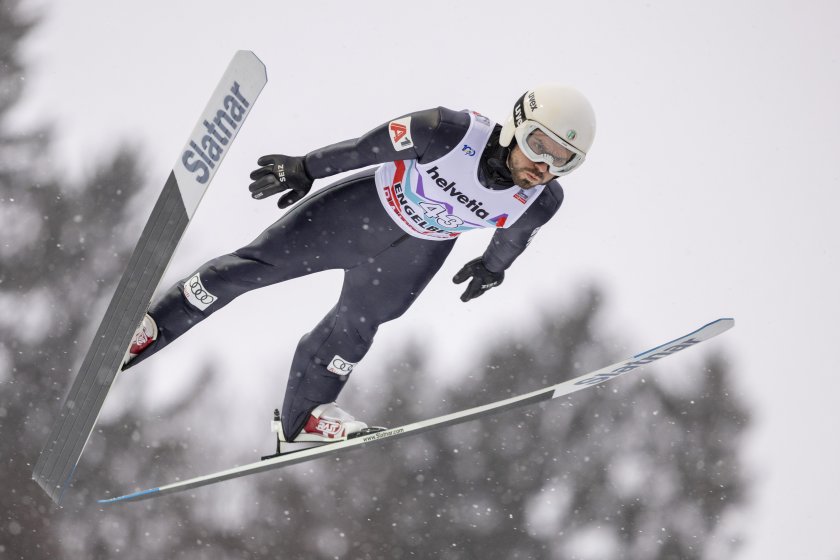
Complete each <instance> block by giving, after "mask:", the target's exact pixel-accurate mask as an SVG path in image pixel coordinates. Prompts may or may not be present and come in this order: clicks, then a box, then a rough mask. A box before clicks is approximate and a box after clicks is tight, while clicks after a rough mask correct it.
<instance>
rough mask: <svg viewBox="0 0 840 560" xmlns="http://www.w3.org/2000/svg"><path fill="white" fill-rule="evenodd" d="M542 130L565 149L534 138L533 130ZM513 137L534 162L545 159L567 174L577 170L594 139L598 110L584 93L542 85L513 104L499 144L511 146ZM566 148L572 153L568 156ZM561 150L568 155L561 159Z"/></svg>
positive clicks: (552, 169)
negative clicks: (553, 146) (552, 147)
mask: <svg viewBox="0 0 840 560" xmlns="http://www.w3.org/2000/svg"><path fill="white" fill-rule="evenodd" d="M537 130H540V131H542V132H544V133H545V135H547V136H548V137H549V138H550V139H551V140H553V141H554V142H556V143H557V144H559V145H560V146H562V148H565V150H563V149H562V148H559V149H554V150H552V149H551V148H550V147H546V146H544V145H543V144H545V143H546V140H545V138H544V137H542V136H541V138H542V140H541V141H540V140H537V141H536V142H535V141H534V140H533V138H534V135H533V133H534V132H535V131H537ZM514 136H515V137H516V142H517V144H518V145H519V148H520V149H521V150H522V152H523V153H524V154H525V155H526V156H528V158H529V159H531V160H532V161H537V162H545V163H547V164H548V165H549V171H550V172H551V173H552V174H554V175H556V176H560V175H565V174H566V173H569V172H570V171H572V170H573V169H576V168H577V167H578V166H579V165H580V164H581V163H583V160H584V159H585V158H586V154H587V153H588V152H589V148H591V147H592V142H593V141H594V140H595V112H594V111H593V110H592V105H590V103H589V101H588V100H587V99H586V97H584V96H583V94H582V93H580V92H579V91H577V90H576V89H574V88H570V87H564V86H540V87H537V88H534V89H533V90H530V91H526V92H525V93H524V94H523V95H522V97H520V98H519V100H518V101H517V102H516V104H515V105H514V106H513V111H512V112H511V115H510V117H508V119H507V121H506V122H505V124H504V125H503V126H502V132H501V135H500V136H499V144H501V145H502V146H509V145H510V143H511V140H513V138H514ZM566 150H568V151H570V152H572V154H573V155H572V156H571V157H568V154H567V152H566ZM558 151H559V152H562V153H564V154H566V156H565V157H564V158H563V159H562V160H560V161H558V156H557V154H558Z"/></svg>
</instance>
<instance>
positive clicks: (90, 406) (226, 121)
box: [32, 51, 267, 503]
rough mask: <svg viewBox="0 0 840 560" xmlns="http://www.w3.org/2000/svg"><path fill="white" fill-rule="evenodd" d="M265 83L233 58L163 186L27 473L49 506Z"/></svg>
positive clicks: (243, 57) (247, 60)
mask: <svg viewBox="0 0 840 560" xmlns="http://www.w3.org/2000/svg"><path fill="white" fill-rule="evenodd" d="M266 81H267V78H266V72H265V66H264V65H263V63H262V62H261V61H260V59H259V58H257V56H256V55H255V54H254V53H252V52H251V51H238V52H237V53H236V54H235V55H234V57H233V60H231V62H230V64H229V65H228V68H227V70H226V71H225V73H224V75H223V76H222V79H221V80H220V81H219V84H218V85H217V86H216V89H215V91H214V92H213V95H212V96H211V97H210V101H209V102H208V103H207V106H206V107H205V109H204V111H203V112H202V113H201V116H200V117H199V119H198V122H197V123H196V125H195V128H194V129H193V132H192V134H191V135H190V137H189V139H188V140H187V142H186V144H185V145H184V148H183V149H182V150H181V153H180V154H179V156H178V160H177V161H176V162H175V165H174V167H173V168H172V171H171V173H170V174H169V178H168V180H167V181H166V183H165V184H164V186H163V191H162V192H161V194H160V196H159V197H158V200H157V203H156V204H155V207H154V208H153V209H152V213H151V215H150V216H149V219H148V221H147V222H146V226H145V227H144V228H143V233H142V234H141V236H140V239H139V240H138V241H137V245H136V247H135V248H134V252H133V253H132V255H131V259H130V260H129V263H128V266H127V267H126V270H125V272H124V273H123V275H122V277H121V279H120V282H119V284H118V286H117V289H116V291H115V292H114V295H113V297H112V298H111V303H110V304H109V305H108V309H107V310H106V311H105V316H104V317H103V319H102V322H101V323H100V325H99V329H98V330H97V332H96V335H95V336H94V338H93V342H92V343H91V346H90V348H89V349H88V352H87V354H86V355H85V359H84V361H83V362H82V365H81V367H80V368H79V371H78V373H77V374H76V377H75V379H74V380H73V384H72V385H71V387H70V391H69V392H68V394H67V398H66V399H65V401H64V406H63V407H62V409H61V412H60V413H59V415H58V416H57V417H56V419H55V422H54V423H53V427H52V430H51V432H50V435H49V438H48V439H47V441H46V443H45V444H44V448H43V449H42V450H41V454H40V456H39V457H38V460H37V462H36V464H35V468H34V469H33V471H32V478H33V479H35V481H36V482H37V483H38V484H40V485H41V487H42V488H43V489H44V491H45V492H47V494H49V496H50V497H51V498H52V499H53V500H54V501H55V502H56V503H60V502H61V499H62V496H63V494H64V492H65V490H66V489H67V488H68V487H69V486H70V483H71V482H72V479H73V474H74V472H75V469H76V465H77V464H78V462H79V459H80V458H81V456H82V451H83V450H84V447H85V445H86V444H87V441H88V439H89V438H90V434H91V433H92V432H93V427H94V426H95V424H96V419H97V417H98V416H99V412H100V410H101V409H102V405H103V404H104V402H105V397H106V396H107V395H108V391H109V390H110V388H111V384H112V383H113V382H114V379H115V378H116V376H117V373H118V372H119V371H120V367H121V365H122V361H123V357H124V356H125V352H126V350H127V349H128V346H129V344H130V342H131V335H132V333H133V332H134V329H135V328H137V325H139V324H140V321H141V319H142V318H143V314H144V313H145V312H146V309H147V308H148V307H149V303H150V302H151V299H152V295H153V294H154V290H155V288H157V285H158V283H159V282H160V279H161V277H162V276H163V274H164V271H165V270H166V267H167V265H168V264H169V261H170V260H171V258H172V255H173V254H174V253H175V249H176V247H177V246H178V242H179V241H180V240H181V237H182V236H183V233H184V231H185V230H186V228H187V225H188V224H189V221H190V219H191V218H192V216H193V214H194V213H195V211H196V209H197V208H198V204H199V202H200V201H201V198H202V197H203V196H204V193H205V192H206V191H207V187H208V186H209V185H210V181H211V180H212V179H213V176H214V175H215V173H216V171H217V170H218V168H219V166H220V165H221V163H222V160H223V159H224V157H225V155H226V154H227V152H228V151H229V150H230V146H231V144H232V143H233V140H234V138H235V137H236V134H237V133H238V132H239V130H240V129H241V128H242V125H243V124H244V122H245V118H246V117H247V116H248V113H249V112H250V110H251V108H252V107H253V105H254V102H255V101H256V99H257V96H258V95H259V94H260V92H261V91H262V89H263V87H264V86H265V84H266ZM116 187H117V186H115V188H116Z"/></svg>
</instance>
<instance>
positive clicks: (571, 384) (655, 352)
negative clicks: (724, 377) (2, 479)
mask: <svg viewBox="0 0 840 560" xmlns="http://www.w3.org/2000/svg"><path fill="white" fill-rule="evenodd" d="M734 325H735V321H734V320H733V319H718V320H717V321H713V322H711V323H709V324H708V325H706V326H704V327H701V328H700V329H697V330H696V331H694V332H692V333H690V334H687V335H685V336H683V337H680V338H677V339H675V340H672V341H671V342H668V343H665V344H662V345H660V346H657V347H656V348H652V349H650V350H648V351H646V352H642V353H641V354H637V355H635V356H633V357H632V358H628V359H626V360H623V361H621V362H618V363H616V364H613V365H611V366H607V367H605V368H603V369H599V370H597V371H593V372H590V373H585V374H583V375H581V376H579V377H576V378H574V379H570V380H568V381H564V382H562V383H559V384H557V385H552V386H550V387H546V388H543V389H539V390H537V391H533V392H531V393H527V394H524V395H519V396H516V397H511V398H508V399H504V400H501V401H497V402H494V403H490V404H486V405H483V406H478V407H475V408H470V409H467V410H462V411H460V412H454V413H452V414H447V415H444V416H438V417H437V418H432V419H429V420H423V421H421V422H415V423H413V424H408V425H405V426H401V427H399V428H392V429H389V430H385V431H382V432H377V433H374V434H371V435H367V436H362V437H357V438H354V439H347V440H344V441H340V442H337V443H330V444H327V445H323V446H321V447H314V448H310V449H306V450H303V451H297V452H294V453H290V454H286V455H280V456H277V457H273V458H270V459H265V460H263V461H259V462H256V463H251V464H248V465H243V466H240V467H236V468H233V469H228V470H225V471H220V472H217V473H213V474H208V475H206V476H200V477H197V478H191V479H189V480H183V481H180V482H175V483H174V484H168V485H166V486H160V487H158V488H151V489H149V490H143V491H141V492H134V493H132V494H127V495H125V496H119V497H116V498H108V499H103V500H99V503H100V504H112V503H117V502H131V501H136V500H144V499H147V498H154V497H157V496H162V495H164V494H171V493H173V492H181V491H183V490H189V489H190V488H197V487H199V486H206V485H208V484H214V483H216V482H221V481H223V480H228V479H231V478H237V477H240V476H246V475H250V474H255V473H259V472H263V471H268V470H272V469H278V468H281V467H285V466H288V465H294V464H295V463H302V462H304V461H311V460H313V459H318V458H320V457H324V456H327V455H330V456H332V455H335V454H338V453H343V452H345V451H349V450H351V449H354V448H360V447H364V446H365V445H367V444H369V443H373V442H378V441H383V440H386V439H396V438H401V437H406V436H410V435H413V434H419V433H421V432H425V431H428V430H432V429H436V428H441V427H443V426H451V425H453V424H460V423H462V422H467V421H469V420H474V419H476V418H479V417H481V416H486V415H490V414H497V413H499V412H502V411H504V410H509V409H511V408H516V407H519V406H524V405H528V404H534V403H537V402H540V401H544V400H548V399H555V398H557V397H561V396H563V395H568V394H570V393H574V392H576V391H580V390H581V389H586V388H587V387H591V386H593V385H597V384H599V383H603V382H604V381H609V380H611V379H615V378H616V377H619V376H620V375H623V374H625V373H628V372H631V371H634V370H636V369H639V368H641V367H643V366H645V365H647V364H650V363H652V362H655V361H657V360H660V359H662V358H665V357H667V356H670V355H672V354H675V353H677V352H679V351H681V350H685V349H686V348H690V347H692V346H695V345H696V344H699V343H700V342H703V341H704V340H708V339H710V338H712V337H714V336H717V335H719V334H720V333H722V332H724V331H726V330H729V329H730V328H732V327H733V326H734Z"/></svg>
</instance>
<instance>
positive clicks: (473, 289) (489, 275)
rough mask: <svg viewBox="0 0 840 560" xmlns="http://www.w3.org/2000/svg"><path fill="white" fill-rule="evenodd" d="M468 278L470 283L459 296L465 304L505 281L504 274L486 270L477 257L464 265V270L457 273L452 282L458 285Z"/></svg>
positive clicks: (480, 259) (482, 262)
mask: <svg viewBox="0 0 840 560" xmlns="http://www.w3.org/2000/svg"><path fill="white" fill-rule="evenodd" d="M470 276H472V281H471V282H470V284H469V286H467V290H466V291H465V292H464V293H463V294H462V295H461V301H463V302H465V303H466V302H468V301H470V300H471V299H473V298H477V297H478V296H480V295H481V294H483V293H484V292H486V291H487V290H489V289H490V288H493V287H495V286H498V285H499V284H501V283H502V281H503V280H504V279H505V272H504V271H502V272H491V271H489V270H487V267H486V266H484V261H483V260H482V258H481V257H478V258H477V259H473V260H471V261H470V262H468V263H467V264H465V265H464V268H462V269H461V270H459V271H458V274H456V275H455V277H454V278H453V279H452V281H453V282H455V283H456V284H460V283H462V282H463V281H464V280H466V279H467V278H469V277H470Z"/></svg>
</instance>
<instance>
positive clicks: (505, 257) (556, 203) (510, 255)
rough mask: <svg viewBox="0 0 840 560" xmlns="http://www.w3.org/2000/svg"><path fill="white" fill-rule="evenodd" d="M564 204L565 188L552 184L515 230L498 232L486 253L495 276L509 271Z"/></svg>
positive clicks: (515, 224) (487, 264) (524, 215)
mask: <svg viewBox="0 0 840 560" xmlns="http://www.w3.org/2000/svg"><path fill="white" fill-rule="evenodd" d="M561 204H563V187H561V186H560V183H558V182H557V181H551V182H550V183H548V185H546V188H545V189H544V190H543V192H542V193H541V194H540V197H539V198H538V199H537V200H536V201H535V202H534V204H533V205H532V206H531V207H530V208H528V210H527V211H526V212H525V213H524V214H523V215H522V217H521V218H519V219H518V220H517V221H516V222H515V223H514V224H513V225H512V226H511V227H509V228H507V229H499V230H496V233H494V234H493V238H492V239H491V240H490V245H489V246H488V247H487V250H486V251H484V255H483V259H484V266H486V267H487V269H488V270H490V271H491V272H502V271H504V270H507V269H508V268H509V267H510V265H511V264H513V261H515V260H516V258H517V257H518V256H519V255H521V254H522V252H523V251H525V248H526V247H527V246H528V244H529V243H530V242H531V239H532V238H533V237H534V235H536V233H537V231H538V230H539V229H540V228H541V227H542V226H543V225H545V224H546V223H547V222H548V220H550V219H551V218H552V217H553V216H554V214H556V213H557V210H559V209H560V205H561Z"/></svg>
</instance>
